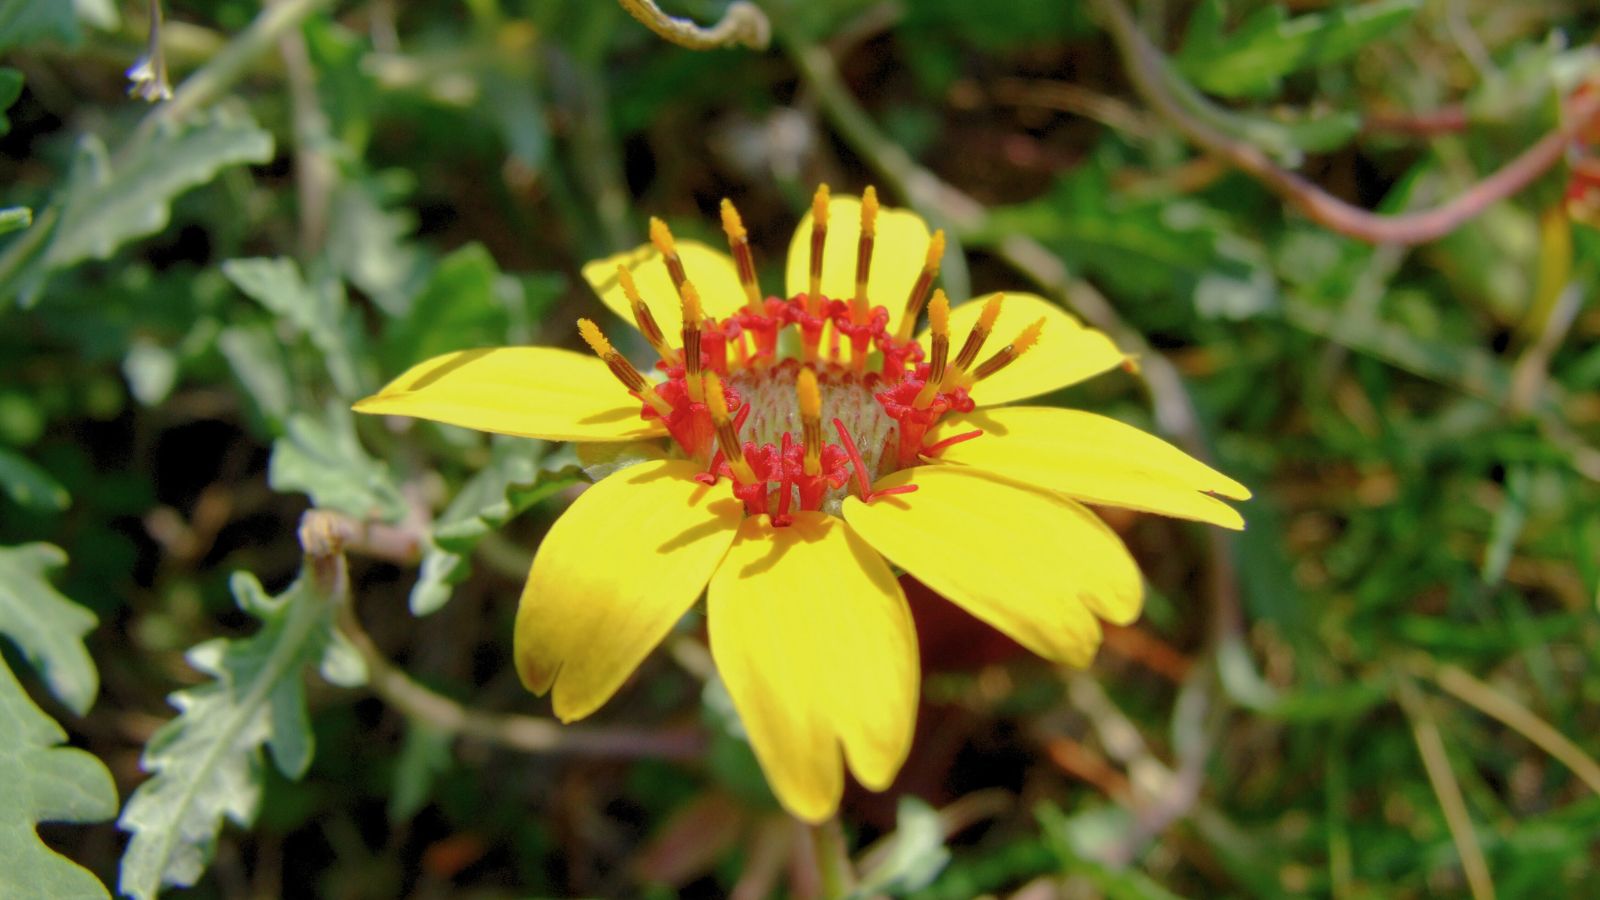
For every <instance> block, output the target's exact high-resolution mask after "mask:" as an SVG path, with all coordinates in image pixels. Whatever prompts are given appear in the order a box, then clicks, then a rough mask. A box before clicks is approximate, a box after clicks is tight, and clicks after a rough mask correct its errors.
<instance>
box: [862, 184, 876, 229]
mask: <svg viewBox="0 0 1600 900" xmlns="http://www.w3.org/2000/svg"><path fill="white" fill-rule="evenodd" d="M861 233H862V234H864V235H866V236H867V237H872V236H874V235H876V234H877V233H878V189H877V188H876V187H873V186H872V185H870V184H869V185H867V189H866V190H865V191H863V192H862V194H861Z"/></svg>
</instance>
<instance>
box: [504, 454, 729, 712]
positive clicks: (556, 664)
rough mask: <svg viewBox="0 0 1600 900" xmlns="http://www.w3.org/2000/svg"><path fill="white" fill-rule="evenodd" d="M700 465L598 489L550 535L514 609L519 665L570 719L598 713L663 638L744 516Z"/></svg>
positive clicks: (652, 465)
mask: <svg viewBox="0 0 1600 900" xmlns="http://www.w3.org/2000/svg"><path fill="white" fill-rule="evenodd" d="M697 470H698V467H697V466H696V465H695V464H694V463H690V462H684V461H681V460H680V461H675V462H647V463H640V464H639V465H636V466H632V467H630V468H627V469H624V470H622V471H621V472H618V473H617V474H615V475H613V476H611V477H610V478H607V479H605V480H604V481H601V482H600V483H598V484H596V485H594V486H593V487H591V488H589V489H588V490H587V491H585V492H583V494H581V495H579V497H578V499H577V500H576V501H575V502H574V503H573V504H572V506H571V508H569V509H568V510H567V511H566V512H565V513H563V514H562V515H561V518H559V519H557V520H556V523H555V524H554V525H552V526H551V527H550V532H549V534H547V535H545V538H544V541H543V542H542V543H540V545H539V552H538V555H537V556H535V557H534V560H533V571H532V573H531V574H529V576H528V583H527V586H526V587H525V588H523V591H522V603H521V605H520V606H519V607H518V608H517V626H516V663H517V672H518V674H520V675H521V676H522V682H523V684H525V685H527V686H528V689H529V690H531V691H533V692H535V693H538V694H543V693H545V692H546V691H549V690H550V689H551V687H552V686H554V688H555V696H554V697H553V698H552V700H553V704H554V707H555V713H556V715H557V716H558V717H560V718H561V719H562V720H563V721H571V720H573V719H580V718H583V717H584V716H586V715H588V714H589V713H591V712H594V710H596V709H597V708H599V706H600V705H601V704H602V703H604V702H605V701H606V700H607V699H609V698H610V697H611V695H612V694H614V693H616V690H617V688H618V687H620V686H621V685H622V683H623V682H624V681H626V680H627V678H628V676H629V675H630V674H632V672H633V670H634V669H636V668H638V666H639V663H640V661H642V660H643V659H644V658H645V656H646V654H648V653H649V652H650V650H651V649H652V648H654V647H655V646H656V645H657V644H659V643H661V640H662V638H664V637H666V635H667V632H668V631H669V630H671V628H672V625H673V623H675V622H677V621H678V619H680V618H682V616H683V614H684V613H685V612H687V611H688V609H689V607H690V606H692V605H693V604H694V601H695V598H697V597H699V596H700V591H701V589H702V588H704V587H705V584H706V581H707V579H709V578H710V577H711V572H712V570H713V569H715V568H716V565H717V563H718V562H719V561H720V560H721V559H722V556H723V554H724V553H726V552H727V549H728V546H729V545H730V544H731V543H733V539H734V535H735V534H736V533H737V532H738V527H739V517H740V515H741V512H740V505H739V503H738V501H736V500H734V499H733V498H732V497H730V496H729V495H728V493H727V491H725V490H720V491H719V490H716V489H715V488H713V487H707V486H705V485H702V484H700V483H698V482H696V481H694V480H693V478H694V474H695V472H696V471H697Z"/></svg>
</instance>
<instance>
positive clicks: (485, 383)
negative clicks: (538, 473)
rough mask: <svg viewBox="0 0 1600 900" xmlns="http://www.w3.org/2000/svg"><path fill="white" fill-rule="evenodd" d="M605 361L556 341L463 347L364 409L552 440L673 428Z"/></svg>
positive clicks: (413, 371)
mask: <svg viewBox="0 0 1600 900" xmlns="http://www.w3.org/2000/svg"><path fill="white" fill-rule="evenodd" d="M639 409H640V404H639V401H638V400H635V399H634V398H633V397H632V396H631V395H630V394H629V393H628V392H627V390H626V389H625V388H623V386H622V385H621V384H619V383H618V382H617V380H616V378H615V377H613V376H612V374H611V372H610V371H608V370H607V369H606V365H605V363H603V362H601V361H600V360H598V359H596V358H595V357H593V356H587V355H584V354H580V353H572V352H570V351H567V350H554V349H551V348H548V347H494V348H486V349H482V350H461V351H457V352H455V353H446V354H445V355H443V356H435V357H434V358H433V359H430V360H428V361H427V362H423V363H418V364H417V365H415V366H412V367H411V368H410V369H408V370H407V371H406V373H405V374H404V375H401V376H400V377H399V378H396V379H395V380H394V381H391V382H389V384H388V385H387V386H385V387H384V389H383V390H381V391H379V392H378V393H376V394H374V395H372V396H371V397H368V398H366V399H364V400H361V401H360V402H358V403H356V405H355V410H356V412H363V413H375V414H379V415H391V416H414V417H416V418H418V419H429V420H431V421H434V422H444V423H446V424H449V425H459V426H461V427H462V428H474V429H477V430H478V431H492V432H494V433H496V434H513V435H518V436H520V437H536V438H544V439H545V440H551V441H624V440H635V439H639V438H649V437H657V436H660V435H663V434H665V433H666V431H665V429H663V428H662V427H661V426H660V424H659V423H657V422H654V421H645V420H644V419H641V418H640V417H639Z"/></svg>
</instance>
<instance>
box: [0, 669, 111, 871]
mask: <svg viewBox="0 0 1600 900" xmlns="http://www.w3.org/2000/svg"><path fill="white" fill-rule="evenodd" d="M66 739H67V734H66V732H65V731H62V730H61V726H60V725H57V724H56V723H55V722H53V721H51V719H50V717H49V716H47V715H45V714H44V713H43V712H42V711H40V710H39V708H38V707H37V706H34V705H33V701H32V700H30V699H29V698H28V695H27V694H26V693H25V692H24V691H23V690H22V685H21V684H19V683H17V678H16V676H15V675H13V674H12V673H11V670H10V669H9V668H7V667H6V665H5V664H4V663H3V662H0V771H4V772H5V773H6V775H5V778H4V779H0V860H4V861H5V862H4V864H3V865H0V897H18V898H22V897H51V898H60V900H76V898H89V897H106V896H108V894H107V893H106V889H105V886H104V885H102V884H101V883H100V880H99V879H97V878H95V877H94V875H92V874H90V873H89V872H88V871H87V870H85V869H81V868H79V867H78V866H77V865H76V864H74V863H73V862H72V861H71V860H69V859H67V858H66V857H64V856H61V855H60V854H58V853H56V852H55V851H54V850H51V849H50V848H49V847H47V846H45V844H44V842H43V841H41V840H39V835H38V832H37V831H35V826H36V825H37V824H38V823H40V822H100V821H103V820H105V819H109V818H111V817H112V816H114V815H116V813H117V788H116V785H114V784H112V782H111V773H110V772H109V771H107V770H106V767H105V766H104V765H103V764H101V762H100V760H98V759H95V758H94V757H93V756H91V755H90V754H88V753H85V752H84V751H82V750H79V749H77V748H74V747H63V746H61V744H62V743H64V742H65V741H66Z"/></svg>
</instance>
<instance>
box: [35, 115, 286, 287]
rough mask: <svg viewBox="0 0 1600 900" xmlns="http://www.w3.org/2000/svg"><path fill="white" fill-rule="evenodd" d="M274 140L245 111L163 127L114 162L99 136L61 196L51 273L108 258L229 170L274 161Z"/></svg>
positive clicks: (83, 145) (89, 139)
mask: <svg viewBox="0 0 1600 900" xmlns="http://www.w3.org/2000/svg"><path fill="white" fill-rule="evenodd" d="M272 146H273V145H272V135H271V134H270V133H268V132H266V131H264V130H262V129H261V127H260V126H258V125H256V123H255V122H254V121H252V120H251V119H249V118H248V117H246V116H244V115H240V114H226V113H218V114H215V115H212V116H209V117H207V118H204V119H200V120H197V121H195V122H192V123H189V124H184V125H177V126H169V127H165V128H163V129H161V130H158V131H157V132H156V135H155V136H154V137H153V138H151V139H150V140H147V141H144V142H143V143H140V144H137V145H135V146H134V147H132V148H131V150H130V151H129V152H128V153H127V154H126V155H125V156H119V157H118V158H116V159H113V158H112V157H111V155H110V154H109V153H108V152H107V150H106V146H105V144H104V143H103V142H102V141H101V140H100V139H99V138H98V137H95V136H93V135H89V136H86V137H84V138H83V140H82V141H81V142H80V143H79V145H78V157H77V159H76V161H75V164H74V166H73V170H72V174H71V175H70V176H69V180H68V182H67V188H66V191H65V194H64V195H63V196H62V197H61V198H60V201H59V204H60V208H61V219H60V222H59V224H58V225H57V227H56V237H55V240H54V241H53V242H52V243H51V245H50V249H49V251H48V253H47V255H46V257H45V261H46V264H47V265H48V266H49V267H50V268H52V269H58V268H62V267H64V266H69V265H72V264H73V263H77V262H81V261H83V260H86V259H105V258H107V257H109V256H111V254H112V253H114V252H116V250H117V248H118V247H121V246H122V245H123V244H126V243H127V242H128V241H131V240H133V239H134V238H140V237H144V236H145V235H148V234H155V233H156V232H158V231H160V230H161V229H163V228H165V227H166V226H167V221H168V219H169V218H170V216H171V206H172V201H173V200H174V199H176V198H177V196H178V195H179V194H181V193H183V192H184V191H186V190H188V189H189V188H192V187H195V186H196V185H201V184H205V183H206V182H208V181H210V180H211V179H213V178H215V177H216V175H217V173H218V172H220V171H222V170H223V169H226V168H229V167H232V166H236V165H241V164H243V163H264V162H266V161H267V160H269V159H271V158H272Z"/></svg>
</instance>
